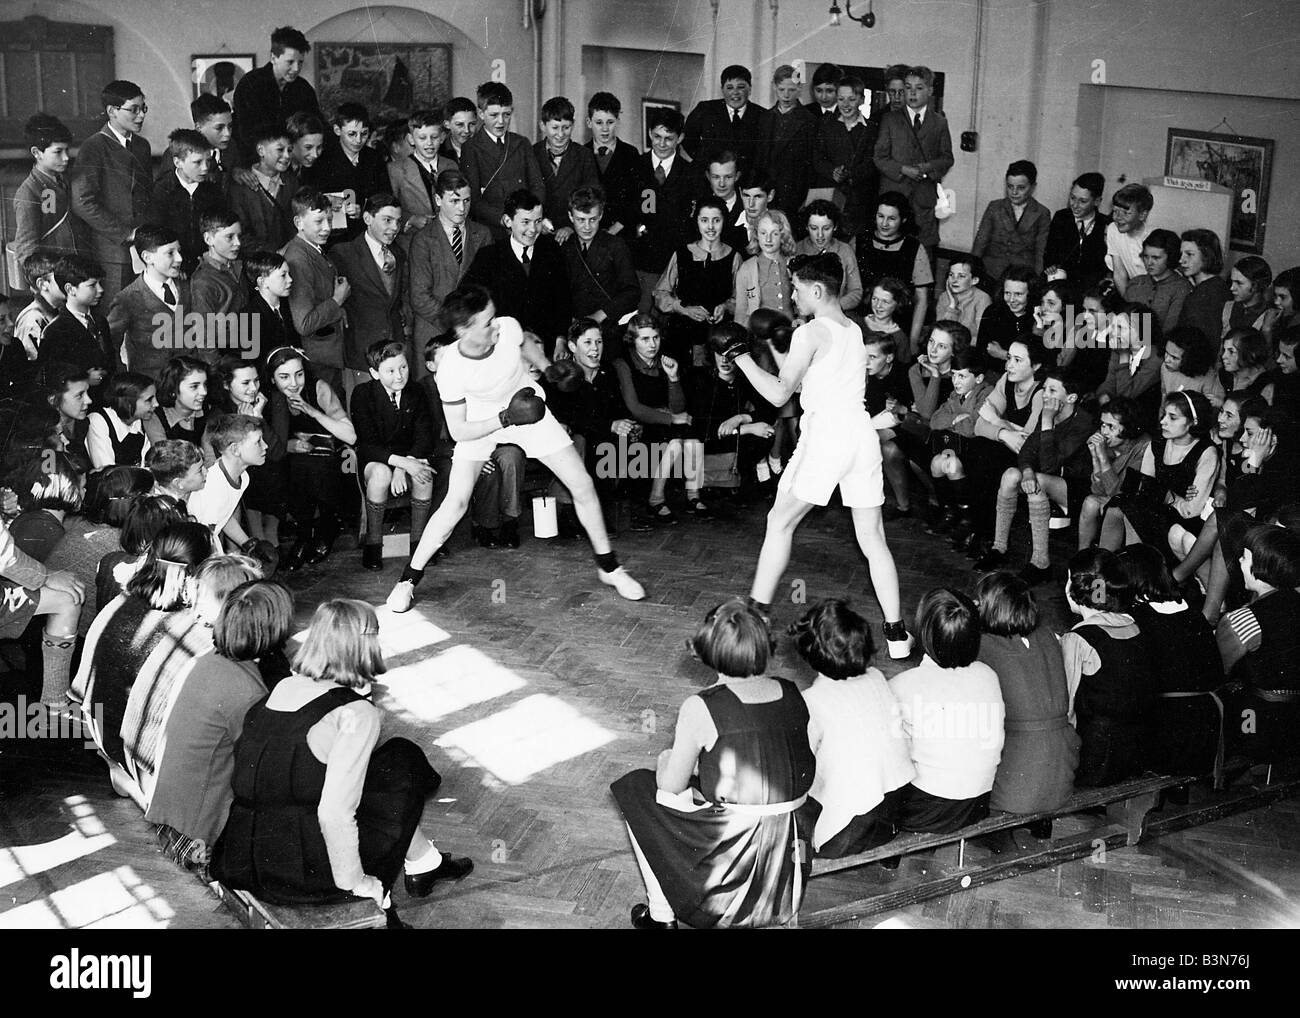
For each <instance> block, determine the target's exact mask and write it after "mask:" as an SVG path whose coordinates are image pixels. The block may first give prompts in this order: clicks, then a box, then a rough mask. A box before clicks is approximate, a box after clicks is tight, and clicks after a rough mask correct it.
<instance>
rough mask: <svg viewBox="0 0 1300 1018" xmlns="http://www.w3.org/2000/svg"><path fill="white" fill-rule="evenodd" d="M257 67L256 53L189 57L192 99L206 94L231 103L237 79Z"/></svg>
mask: <svg viewBox="0 0 1300 1018" xmlns="http://www.w3.org/2000/svg"><path fill="white" fill-rule="evenodd" d="M256 66H257V54H256V53H195V54H193V55H192V56H191V57H190V72H191V73H190V80H191V81H192V83H193V85H194V98H195V99H197V98H198V97H199V96H201V95H203V94H204V93H207V94H208V95H215V96H216V97H217V98H218V99H224V100H225V101H226V102H228V103H232V105H233V99H234V95H235V86H236V85H238V84H239V79H240V78H242V77H243V76H244V75H245V74H247V73H248V72H249V71H251V70H252V69H253V68H254V67H256Z"/></svg>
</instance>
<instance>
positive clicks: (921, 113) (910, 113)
mask: <svg viewBox="0 0 1300 1018" xmlns="http://www.w3.org/2000/svg"><path fill="white" fill-rule="evenodd" d="M903 109H904V110H905V111H906V112H907V119H908V120H910V121H911V122H912V123H914V124H915V123H916V118H917V116H920V118H921V122H922V123H925V115H926V114H927V113H929V112H930V107H929V106H922V107H921V108H920V109H919V110H914V109H912V107H910V106H904V107H903Z"/></svg>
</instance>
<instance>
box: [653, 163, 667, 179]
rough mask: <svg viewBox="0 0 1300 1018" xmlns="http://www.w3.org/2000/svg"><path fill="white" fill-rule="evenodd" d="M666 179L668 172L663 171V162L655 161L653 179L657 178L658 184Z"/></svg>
mask: <svg viewBox="0 0 1300 1018" xmlns="http://www.w3.org/2000/svg"><path fill="white" fill-rule="evenodd" d="M667 179H668V174H667V173H665V172H664V164H663V163H656V164H655V180H657V181H658V182H659V183H660V184H663V182H664V181H665V180H667Z"/></svg>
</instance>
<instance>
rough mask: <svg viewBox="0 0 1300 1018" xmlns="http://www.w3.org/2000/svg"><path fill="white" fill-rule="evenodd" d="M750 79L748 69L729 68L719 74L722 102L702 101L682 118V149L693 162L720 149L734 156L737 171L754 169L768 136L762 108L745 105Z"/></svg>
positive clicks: (750, 75)
mask: <svg viewBox="0 0 1300 1018" xmlns="http://www.w3.org/2000/svg"><path fill="white" fill-rule="evenodd" d="M753 84H754V76H753V75H752V74H750V72H749V68H748V67H742V66H741V65H740V64H732V65H731V66H730V67H727V68H724V69H723V71H722V98H721V99H705V100H703V101H702V102H700V103H698V104H697V105H696V107H695V109H693V110H691V115H690V116H689V117H687V118H686V137H685V139H684V140H683V141H682V148H684V149H685V150H686V154H687V155H689V156H690V157H691V159H692V160H694V161H695V162H701V161H702V160H705V159H708V158H709V156H711V155H712V154H714V153H715V152H717V151H719V150H721V149H728V150H729V151H732V152H735V153H736V155H737V157H738V161H739V166H738V167H737V168H738V169H740V170H747V169H749V168H750V167H758V166H760V165H761V164H762V161H763V148H764V147H765V145H766V141H767V135H768V123H767V120H768V111H767V107H766V106H760V105H758V103H751V102H750V101H749V91H750V89H751V88H752V87H753Z"/></svg>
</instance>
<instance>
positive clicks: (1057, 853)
mask: <svg viewBox="0 0 1300 1018" xmlns="http://www.w3.org/2000/svg"><path fill="white" fill-rule="evenodd" d="M1197 780H1198V779H1197V778H1193V777H1185V776H1184V777H1177V776H1161V777H1144V778H1136V779H1133V780H1131V781H1125V782H1122V783H1120V784H1116V785H1110V786H1108V787H1105V788H1091V789H1086V790H1083V791H1080V792H1078V793H1076V794H1075V795H1074V796H1072V797H1071V798H1070V799H1069V801H1068V802H1066V803H1065V805H1064V806H1062V807H1061V808H1060V809H1057V810H1052V811H1048V812H1042V813H1033V814H1013V813H995V814H993V815H991V816H990V817H988V818H987V819H985V820H981V821H980V822H979V823H976V824H971V825H970V826H968V827H964V828H962V829H961V830H959V831H954V832H952V833H950V834H904V835H900V836H899V837H897V838H895V839H894V840H892V841H890V842H888V843H887V844H885V845H881V846H880V847H879V848H875V849H872V850H871V851H869V852H862V853H860V854H858V855H853V856H846V857H844V858H842V859H815V860H814V861H813V865H812V877H813V879H814V880H815V879H816V878H818V877H824V876H828V875H830V874H834V873H843V872H844V871H846V870H851V869H854V868H857V867H861V866H865V865H867V864H869V863H874V862H880V861H882V860H886V859H893V858H898V857H902V856H906V855H911V854H914V853H917V852H922V851H926V850H933V849H935V848H939V847H941V846H946V845H953V844H956V845H957V846H958V847H957V864H956V866H955V867H943V866H940V865H938V864H935V865H933V866H931V867H928V868H927V869H926V870H925V871H924V872H923V873H922V874H921V875H920V876H918V877H913V878H901V879H889V878H887V877H880V878H879V879H878V881H877V882H876V883H875V885H874V886H872V885H871V884H869V883H867V882H866V881H864V883H863V886H862V887H861V888H860V890H861V891H862V892H865V893H862V894H861V896H859V897H855V898H853V899H852V900H850V901H844V902H835V903H833V904H830V905H828V906H826V907H823V908H813V909H812V910H811V911H804V912H802V913H801V914H800V915H799V917H798V920H797V925H799V926H801V927H804V928H815V927H821V926H832V925H836V924H838V923H844V922H850V921H852V920H855V919H860V918H863V917H865V916H869V915H876V914H879V913H881V912H889V911H892V910H894V909H898V908H903V907H905V906H907V905H912V904H916V903H918V902H922V901H928V900H929V899H931V898H938V897H943V896H944V895H948V894H953V893H955V892H957V891H962V890H967V889H969V888H972V887H979V886H981V885H983V884H988V883H992V882H994V881H997V880H1006V879H1008V878H1010V877H1015V876H1019V875H1021V874H1022V873H1028V872H1030V871H1032V870H1037V869H1046V868H1050V867H1052V866H1058V865H1060V864H1061V863H1064V862H1069V861H1071V860H1073V859H1079V858H1082V857H1084V856H1088V855H1095V854H1100V853H1104V852H1105V851H1106V850H1109V849H1113V848H1123V847H1125V846H1128V845H1136V844H1138V842H1140V841H1142V840H1145V839H1149V838H1152V837H1159V836H1161V835H1163V834H1169V833H1171V832H1173V831H1178V830H1183V829H1186V828H1188V827H1195V826H1198V825H1200V824H1204V823H1209V822H1211V821H1213V820H1218V819H1220V818H1221V817H1225V816H1230V815H1232V814H1233V813H1240V812H1244V811H1245V810H1250V809H1257V808H1259V807H1261V806H1265V805H1268V804H1269V803H1271V802H1275V801H1277V800H1278V799H1283V798H1288V797H1290V796H1293V795H1296V794H1300V777H1295V776H1288V777H1287V778H1286V779H1285V780H1280V781H1277V782H1276V783H1274V784H1264V785H1249V786H1244V787H1242V786H1239V787H1234V788H1230V789H1228V790H1227V791H1225V792H1215V793H1213V794H1212V795H1211V796H1210V797H1209V798H1208V799H1207V800H1205V801H1201V802H1196V803H1192V804H1188V805H1183V806H1176V807H1171V806H1167V807H1166V808H1165V809H1163V810H1162V811H1161V812H1160V813H1158V814H1154V815H1151V811H1152V810H1153V809H1154V808H1155V806H1156V804H1157V803H1158V801H1159V798H1160V793H1161V792H1163V791H1165V790H1166V789H1170V788H1177V787H1180V786H1186V785H1189V784H1191V783H1193V782H1195V781H1197ZM1098 808H1103V809H1104V810H1105V817H1104V819H1101V820H1099V822H1098V824H1097V825H1096V826H1092V827H1089V828H1088V829H1086V830H1084V831H1081V832H1078V833H1074V834H1070V835H1067V836H1065V837H1058V838H1053V839H1051V840H1050V841H1043V842H1040V843H1038V844H1035V845H1032V846H1030V847H1028V848H1023V849H1017V850H1015V851H1008V852H1002V853H996V854H992V855H990V856H989V857H988V858H987V859H986V860H984V861H982V862H980V863H978V864H974V865H967V864H966V847H967V843H968V842H969V841H970V840H971V839H973V838H978V837H980V836H982V835H986V834H993V833H996V832H998V831H1007V830H1011V829H1012V828H1016V827H1023V826H1025V825H1026V824H1029V823H1033V822H1034V821H1036V820H1047V819H1055V818H1057V817H1064V816H1070V815H1072V814H1078V813H1082V812H1085V811H1088V810H1093V809H1098ZM891 876H892V875H891ZM810 890H811V889H810ZM855 893H856V891H855ZM816 897H823V896H821V895H817V896H816ZM810 904H813V902H810V901H809V896H807V895H806V896H805V899H804V905H805V907H806V906H808V905H810Z"/></svg>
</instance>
